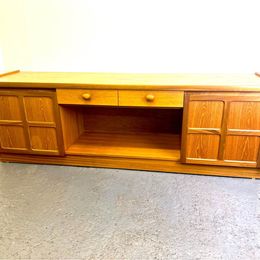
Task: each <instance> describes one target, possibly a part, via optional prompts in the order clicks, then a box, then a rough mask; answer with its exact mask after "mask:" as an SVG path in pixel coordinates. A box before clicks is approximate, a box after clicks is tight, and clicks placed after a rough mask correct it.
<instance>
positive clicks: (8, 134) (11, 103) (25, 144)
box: [0, 92, 29, 153]
mask: <svg viewBox="0 0 260 260" xmlns="http://www.w3.org/2000/svg"><path fill="white" fill-rule="evenodd" d="M26 134H27V130H26V128H25V125H24V116H23V103H22V99H21V97H20V96H19V95H17V93H16V92H13V93H9V94H8V92H1V93H0V149H1V152H10V153H12V152H15V153H28V151H29V141H28V138H27V135H26Z"/></svg>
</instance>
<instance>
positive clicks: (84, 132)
mask: <svg viewBox="0 0 260 260" xmlns="http://www.w3.org/2000/svg"><path fill="white" fill-rule="evenodd" d="M60 108H61V118H62V125H63V133H64V142H65V149H66V154H69V155H89V156H110V157H125V158H143V159H158V160H172V161H179V160H180V139H181V138H180V132H181V119H182V110H181V109H150V108H149V109H146V108H143V109H142V108H141V109H140V108H118V107H109V108H108V107H84V106H72V105H71V106H61V107H60Z"/></svg>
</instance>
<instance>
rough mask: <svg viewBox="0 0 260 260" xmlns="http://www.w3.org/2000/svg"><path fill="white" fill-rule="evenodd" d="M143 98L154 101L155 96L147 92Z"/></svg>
mask: <svg viewBox="0 0 260 260" xmlns="http://www.w3.org/2000/svg"><path fill="white" fill-rule="evenodd" d="M145 98H146V100H147V101H149V102H151V101H154V98H155V96H154V95H152V94H148V95H147V96H146V97H145Z"/></svg>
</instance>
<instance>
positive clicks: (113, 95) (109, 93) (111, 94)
mask: <svg viewBox="0 0 260 260" xmlns="http://www.w3.org/2000/svg"><path fill="white" fill-rule="evenodd" d="M57 98H58V103H59V104H72V105H101V106H102V105H103V106H117V105H118V94H117V90H92V89H57Z"/></svg>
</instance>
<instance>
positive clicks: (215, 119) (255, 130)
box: [182, 93, 260, 167]
mask: <svg viewBox="0 0 260 260" xmlns="http://www.w3.org/2000/svg"><path fill="white" fill-rule="evenodd" d="M259 137H260V94H250V93H241V94H239V93H237V94H233V93H187V94H186V97H185V110H184V120H183V138H182V162H186V163H193V164H211V165H232V166H247V167H256V166H257V164H258V155H259V141H260V139H259Z"/></svg>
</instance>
